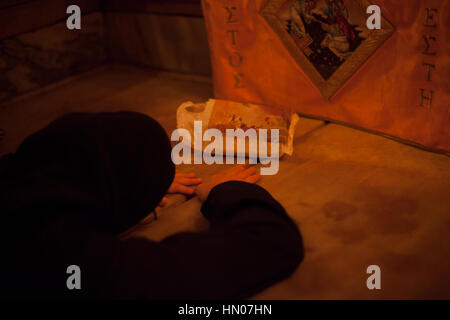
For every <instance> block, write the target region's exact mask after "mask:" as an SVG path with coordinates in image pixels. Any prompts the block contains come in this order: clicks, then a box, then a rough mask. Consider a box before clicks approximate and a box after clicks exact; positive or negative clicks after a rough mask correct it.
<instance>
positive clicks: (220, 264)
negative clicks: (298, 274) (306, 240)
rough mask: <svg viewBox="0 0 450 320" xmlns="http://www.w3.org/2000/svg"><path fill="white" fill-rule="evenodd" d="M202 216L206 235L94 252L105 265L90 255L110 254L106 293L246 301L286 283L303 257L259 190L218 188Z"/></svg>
mask: <svg viewBox="0 0 450 320" xmlns="http://www.w3.org/2000/svg"><path fill="white" fill-rule="evenodd" d="M202 212H203V214H204V215H205V217H206V218H208V219H209V220H210V222H211V227H210V231H208V232H201V233H190V232H189V233H187V232H186V233H179V234H176V235H173V236H170V237H168V238H166V239H164V240H163V241H161V242H153V241H150V240H147V239H142V238H134V239H129V240H126V241H119V240H116V242H115V243H114V245H112V244H111V243H109V244H108V243H107V242H108V241H106V242H105V243H104V244H101V243H100V242H97V243H96V246H100V247H99V248H95V246H93V247H92V246H91V249H92V252H93V254H94V255H95V257H93V258H94V259H102V260H103V261H105V259H104V258H101V257H100V256H99V255H98V254H96V253H95V252H103V253H102V254H103V255H105V254H108V253H106V252H108V251H110V252H111V253H110V254H111V255H113V256H114V258H113V259H111V258H108V259H106V260H112V261H113V262H112V265H111V266H110V267H109V268H108V269H109V272H108V273H109V274H110V275H111V277H112V278H111V279H110V280H109V281H107V282H108V283H109V285H107V286H106V287H108V290H107V292H104V294H106V295H107V296H108V295H112V296H115V297H130V298H156V299H202V298H203V299H230V298H245V297H249V296H250V295H253V294H255V293H257V292H259V291H261V290H262V289H264V288H266V287H268V286H270V285H272V284H274V283H275V282H277V281H280V280H282V279H284V278H286V277H288V276H289V275H290V274H291V273H292V272H293V271H294V270H295V269H296V267H297V266H298V264H299V263H300V261H301V260H302V259H303V246H302V239H301V236H300V233H299V231H298V228H297V226H296V225H295V224H294V223H293V222H292V220H291V219H290V218H289V217H288V216H287V214H286V212H285V210H284V209H283V207H282V206H281V205H280V204H279V203H278V202H277V201H275V200H274V199H273V198H272V197H271V195H270V194H269V193H268V192H267V191H266V190H264V189H263V188H261V187H259V186H257V185H252V184H248V183H244V182H238V181H232V182H227V183H224V184H221V185H219V186H216V187H215V188H214V189H213V190H212V191H211V192H210V195H209V197H208V199H207V200H206V202H205V203H204V204H203V206H202ZM102 246H103V247H107V248H108V249H107V250H106V251H105V250H102V248H101V247H102ZM112 248H114V249H112ZM87 267H88V268H89V264H88V265H87ZM92 280H94V279H92ZM88 285H89V284H88Z"/></svg>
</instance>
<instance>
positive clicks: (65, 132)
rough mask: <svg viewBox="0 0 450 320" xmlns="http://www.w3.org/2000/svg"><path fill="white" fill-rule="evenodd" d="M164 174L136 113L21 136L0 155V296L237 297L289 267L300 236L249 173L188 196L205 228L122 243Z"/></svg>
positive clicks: (150, 126)
mask: <svg viewBox="0 0 450 320" xmlns="http://www.w3.org/2000/svg"><path fill="white" fill-rule="evenodd" d="M174 176H175V167H174V165H173V163H172V161H171V145H170V142H169V139H168V137H167V134H166V133H165V131H164V129H163V128H162V127H161V126H160V125H159V124H158V123H157V122H156V121H155V120H153V119H152V118H150V117H148V116H146V115H143V114H138V113H134V112H115V113H100V114H88V113H75V114H69V115H66V116H63V117H60V118H58V119H57V120H55V121H53V122H52V123H50V124H49V125H48V126H46V127H45V128H43V129H42V130H40V131H38V132H37V133H35V134H33V135H31V136H29V137H28V138H26V139H25V140H24V141H23V143H22V144H21V145H20V146H19V148H18V150H17V151H16V153H14V154H9V155H6V156H3V157H2V158H0V209H1V213H0V215H1V219H2V226H3V231H2V233H1V247H2V248H1V249H2V255H3V259H2V263H1V272H2V273H1V277H2V280H1V281H2V290H1V292H2V293H1V295H2V296H3V298H146V299H234V298H247V297H250V296H251V295H253V294H255V293H257V292H259V291H261V290H263V289H265V288H267V287H268V286H270V285H272V284H274V283H276V282H278V281H280V280H282V279H284V278H286V277H288V276H289V275H290V274H291V273H292V272H293V271H294V270H295V269H296V267H297V266H298V264H299V263H300V262H301V260H302V259H303V246H302V238H301V235H300V233H299V231H298V228H297V226H296V225H295V224H294V223H293V221H292V220H291V219H290V218H289V217H288V215H287V214H286V212H285V210H284V209H283V207H282V206H281V205H280V204H279V203H278V202H277V201H276V200H274V199H273V198H272V197H271V195H270V194H269V193H268V192H267V191H266V190H264V189H263V188H261V187H259V186H258V185H256V184H254V182H256V180H258V178H259V177H258V176H257V175H256V174H255V170H254V169H252V168H250V169H244V168H243V167H236V168H233V169H231V170H228V171H226V172H225V173H220V174H218V175H216V176H214V177H212V178H211V180H209V181H208V182H204V183H201V184H200V185H199V186H198V187H197V188H196V194H197V195H198V196H199V197H200V200H202V202H203V205H202V208H201V212H202V213H203V215H204V216H205V217H206V218H207V219H208V220H209V221H210V229H209V230H208V231H204V232H197V233H194V232H182V233H178V234H175V235H172V236H169V237H167V238H165V239H164V240H162V241H160V242H155V241H151V240H148V239H144V238H128V239H126V240H123V239H120V238H119V237H118V235H119V234H120V233H123V232H124V231H126V230H128V229H129V228H131V227H132V226H134V225H136V224H137V223H138V222H139V221H140V220H142V219H143V218H144V217H146V216H147V215H148V214H149V213H150V212H151V211H152V210H154V209H155V207H157V206H158V204H160V203H161V201H162V199H163V198H164V195H165V194H166V193H167V192H168V190H170V188H173V189H174V190H175V191H176V189H177V188H176V186H174V183H173V180H174ZM194 180H195V179H194ZM182 184H183V183H181V185H179V186H178V187H179V188H178V189H182V188H183V186H182ZM184 188H185V189H186V187H184ZM187 193H189V192H187ZM70 265H77V266H79V268H80V270H81V289H80V290H76V289H75V290H69V289H68V287H67V284H66V282H67V279H68V277H69V274H68V273H67V268H68V266H70Z"/></svg>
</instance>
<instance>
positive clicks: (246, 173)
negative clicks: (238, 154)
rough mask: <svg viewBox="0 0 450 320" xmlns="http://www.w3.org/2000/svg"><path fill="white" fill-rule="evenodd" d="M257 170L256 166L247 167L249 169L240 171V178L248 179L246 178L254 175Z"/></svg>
mask: <svg viewBox="0 0 450 320" xmlns="http://www.w3.org/2000/svg"><path fill="white" fill-rule="evenodd" d="M255 172H256V168H255V167H250V168H247V169H245V170H243V171H241V172H239V178H241V179H246V178H248V177H250V176H252V175H253V174H254V173H255Z"/></svg>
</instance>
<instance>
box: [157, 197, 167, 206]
mask: <svg viewBox="0 0 450 320" xmlns="http://www.w3.org/2000/svg"><path fill="white" fill-rule="evenodd" d="M166 204H167V198H166V197H163V198H162V199H161V201H160V202H159V204H158V206H160V207H164V206H165V205H166Z"/></svg>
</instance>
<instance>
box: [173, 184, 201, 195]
mask: <svg viewBox="0 0 450 320" xmlns="http://www.w3.org/2000/svg"><path fill="white" fill-rule="evenodd" d="M168 192H169V193H181V194H185V195H188V196H191V195H193V194H194V193H195V191H194V189H192V188H189V187H186V186H185V185H182V184H180V183H176V182H174V183H173V184H172V185H171V186H170V188H169V191H168Z"/></svg>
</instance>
